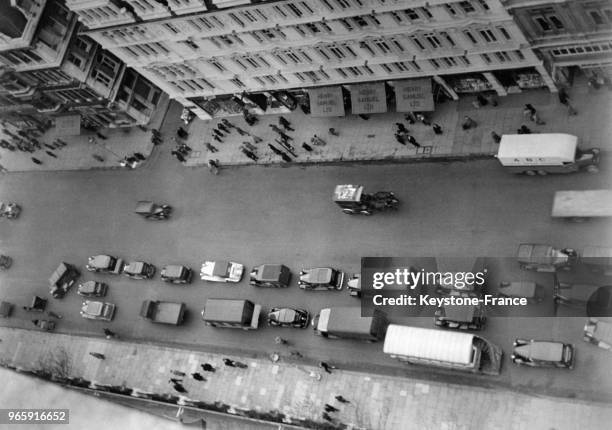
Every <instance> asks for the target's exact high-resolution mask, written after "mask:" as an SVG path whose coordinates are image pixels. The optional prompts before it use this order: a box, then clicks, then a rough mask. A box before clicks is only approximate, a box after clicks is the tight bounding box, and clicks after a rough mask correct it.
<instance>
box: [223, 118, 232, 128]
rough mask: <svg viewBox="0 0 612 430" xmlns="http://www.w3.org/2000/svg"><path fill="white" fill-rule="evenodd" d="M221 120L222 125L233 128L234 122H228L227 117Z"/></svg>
mask: <svg viewBox="0 0 612 430" xmlns="http://www.w3.org/2000/svg"><path fill="white" fill-rule="evenodd" d="M221 122H222V123H223V125H225V126H226V127H228V128H235V127H236V126H235V125H234V124H232V123H231V122H229V121H228V120H227V119H225V118H222V119H221Z"/></svg>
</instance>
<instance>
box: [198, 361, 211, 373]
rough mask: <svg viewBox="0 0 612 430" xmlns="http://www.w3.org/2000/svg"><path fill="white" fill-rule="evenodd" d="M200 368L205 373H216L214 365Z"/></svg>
mask: <svg viewBox="0 0 612 430" xmlns="http://www.w3.org/2000/svg"><path fill="white" fill-rule="evenodd" d="M200 367H201V368H202V370H203V371H205V372H214V371H215V368H214V367H213V366H212V365H210V364H209V363H204V364H200Z"/></svg>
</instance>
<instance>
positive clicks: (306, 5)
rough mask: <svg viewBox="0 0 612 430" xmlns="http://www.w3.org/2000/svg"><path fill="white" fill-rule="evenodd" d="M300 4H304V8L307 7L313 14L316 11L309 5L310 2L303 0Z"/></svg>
mask: <svg viewBox="0 0 612 430" xmlns="http://www.w3.org/2000/svg"><path fill="white" fill-rule="evenodd" d="M300 4H301V5H302V7H303V8H304V9H306V10H307V11H308V12H310V13H311V14H312V13H314V10H312V9H311V7H310V6H308V3H306V2H305V1H301V2H300Z"/></svg>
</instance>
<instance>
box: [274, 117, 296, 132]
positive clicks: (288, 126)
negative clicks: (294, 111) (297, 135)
mask: <svg viewBox="0 0 612 430" xmlns="http://www.w3.org/2000/svg"><path fill="white" fill-rule="evenodd" d="M278 124H279V125H281V126H282V127H283V128H284V129H285V130H289V131H295V129H294V128H292V127H291V123H290V122H289V121H288V120H287V119H285V118H284V117H282V116H279V117H278Z"/></svg>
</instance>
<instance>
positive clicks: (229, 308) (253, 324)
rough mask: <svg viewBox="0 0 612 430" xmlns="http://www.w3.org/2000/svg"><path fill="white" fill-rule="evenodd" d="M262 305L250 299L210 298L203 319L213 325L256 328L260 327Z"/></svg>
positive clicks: (203, 312) (246, 328)
mask: <svg viewBox="0 0 612 430" xmlns="http://www.w3.org/2000/svg"><path fill="white" fill-rule="evenodd" d="M260 314H261V305H257V304H255V303H253V302H252V301H250V300H236V299H208V300H206V305H205V307H204V310H202V320H204V322H205V323H206V325H208V326H211V327H222V328H223V327H225V328H241V329H243V330H256V329H257V328H258V327H259V315H260Z"/></svg>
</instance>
